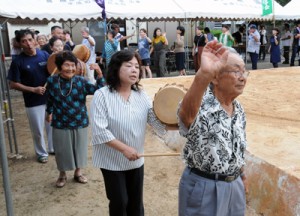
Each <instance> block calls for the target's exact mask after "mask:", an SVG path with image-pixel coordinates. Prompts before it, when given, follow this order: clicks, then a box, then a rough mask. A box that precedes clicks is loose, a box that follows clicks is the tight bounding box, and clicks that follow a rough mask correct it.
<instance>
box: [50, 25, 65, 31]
mask: <svg viewBox="0 0 300 216" xmlns="http://www.w3.org/2000/svg"><path fill="white" fill-rule="evenodd" d="M55 29H62V28H61V27H60V26H56V25H55V26H52V27H51V33H52V32H53V31H55Z"/></svg>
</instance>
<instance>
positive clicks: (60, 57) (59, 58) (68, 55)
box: [55, 51, 78, 70]
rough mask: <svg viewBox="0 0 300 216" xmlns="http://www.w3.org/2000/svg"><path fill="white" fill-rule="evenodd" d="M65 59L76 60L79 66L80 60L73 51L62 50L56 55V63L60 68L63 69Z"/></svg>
mask: <svg viewBox="0 0 300 216" xmlns="http://www.w3.org/2000/svg"><path fill="white" fill-rule="evenodd" d="M65 61H70V62H74V63H75V65H76V66H77V63H78V60H77V58H76V57H75V55H74V54H73V53H72V52H71V51H61V52H59V53H57V54H56V56H55V64H56V67H57V69H58V70H61V66H62V65H63V63H64V62H65Z"/></svg>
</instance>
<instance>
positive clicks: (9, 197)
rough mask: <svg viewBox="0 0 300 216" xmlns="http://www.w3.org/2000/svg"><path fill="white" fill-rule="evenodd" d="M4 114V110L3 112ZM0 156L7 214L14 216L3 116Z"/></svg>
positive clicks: (0, 118)
mask: <svg viewBox="0 0 300 216" xmlns="http://www.w3.org/2000/svg"><path fill="white" fill-rule="evenodd" d="M1 112H2V110H1ZM0 135H1V136H0V156H1V164H2V176H3V187H4V192H5V203H6V213H7V215H8V216H13V215H14V212H13V202H12V195H11V189H10V183H9V171H8V162H7V155H6V148H5V141H4V128H3V119H2V115H1V116H0Z"/></svg>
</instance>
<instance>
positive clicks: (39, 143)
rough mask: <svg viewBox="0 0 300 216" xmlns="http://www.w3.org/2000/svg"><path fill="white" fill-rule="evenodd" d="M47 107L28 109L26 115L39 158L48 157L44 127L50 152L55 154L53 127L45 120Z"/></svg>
mask: <svg viewBox="0 0 300 216" xmlns="http://www.w3.org/2000/svg"><path fill="white" fill-rule="evenodd" d="M45 110H46V105H40V106H35V107H26V114H27V117H28V121H29V126H30V130H31V134H32V139H33V144H34V150H35V153H36V155H37V156H38V157H40V156H43V157H44V156H48V152H47V149H46V144H45V139H44V127H45V129H46V133H47V138H48V150H49V151H51V152H53V142H52V127H51V126H50V123H48V122H47V121H46V120H45V112H46V111H45Z"/></svg>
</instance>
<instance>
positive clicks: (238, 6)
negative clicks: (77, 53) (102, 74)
mask: <svg viewBox="0 0 300 216" xmlns="http://www.w3.org/2000/svg"><path fill="white" fill-rule="evenodd" d="M261 1H262V0H211V1H207V0H122V1H120V0H107V1H105V8H106V14H107V18H113V19H118V18H120V19H140V20H141V19H142V20H168V19H185V18H187V19H192V18H199V19H203V20H217V19H219V20H220V19H222V20H271V19H272V18H273V15H268V16H264V17H263V16H262V7H261ZM298 8H300V1H299V0H292V1H291V2H290V3H288V4H287V5H286V6H285V7H282V6H280V5H279V4H278V3H277V2H276V1H275V2H274V11H275V19H276V20H290V19H300V13H299V12H298V11H297V9H298ZM101 12H102V8H100V6H98V5H97V3H96V2H95V0H63V1H62V0H26V1H24V0H13V1H11V0H1V1H0V16H2V17H8V18H17V17H19V18H21V19H26V18H29V19H31V20H33V19H38V20H43V19H46V20H56V21H59V20H63V21H66V20H84V19H86V20H88V19H98V18H101Z"/></svg>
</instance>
